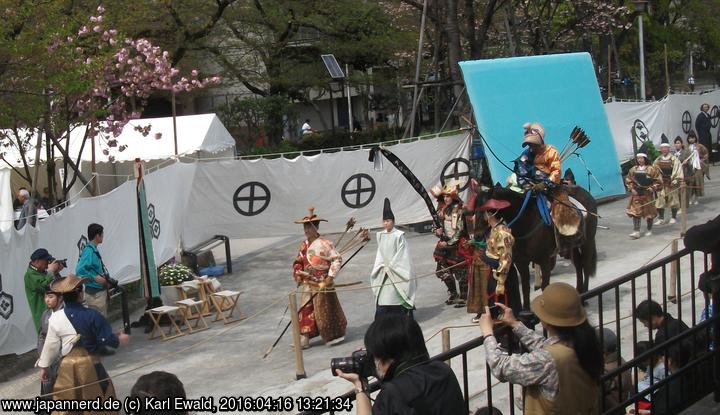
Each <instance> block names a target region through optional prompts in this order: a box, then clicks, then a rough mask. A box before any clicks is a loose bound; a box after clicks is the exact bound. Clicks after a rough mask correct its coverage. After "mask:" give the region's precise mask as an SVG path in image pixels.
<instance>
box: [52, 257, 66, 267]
mask: <svg viewBox="0 0 720 415" xmlns="http://www.w3.org/2000/svg"><path fill="white" fill-rule="evenodd" d="M55 262H56V263H58V264H60V265H62V266H63V268H67V267H68V266H67V258H65V259H56V260H55Z"/></svg>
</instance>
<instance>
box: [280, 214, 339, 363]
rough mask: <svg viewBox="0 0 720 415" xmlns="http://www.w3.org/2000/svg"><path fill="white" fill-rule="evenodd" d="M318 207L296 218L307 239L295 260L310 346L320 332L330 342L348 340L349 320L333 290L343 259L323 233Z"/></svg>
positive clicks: (302, 332)
mask: <svg viewBox="0 0 720 415" xmlns="http://www.w3.org/2000/svg"><path fill="white" fill-rule="evenodd" d="M314 210H315V209H314V208H310V209H309V213H308V215H307V216H305V217H304V218H302V219H300V220H297V221H295V223H297V224H302V225H303V229H304V231H305V237H307V240H305V241H303V242H302V243H301V244H300V249H299V251H300V252H299V253H298V255H297V257H295V262H293V278H294V279H295V282H297V283H298V284H302V295H301V297H300V304H301V306H302V308H301V310H300V335H301V338H300V343H301V346H302V347H303V348H304V349H306V348H308V347H310V339H311V338H313V337H317V336H318V335H319V336H321V337H322V338H323V340H324V341H325V342H326V343H327V344H328V345H332V344H337V343H339V342H341V341H343V340H344V339H345V328H346V327H347V320H346V319H345V314H344V313H343V309H342V307H341V306H340V300H339V299H338V296H337V293H336V292H335V290H334V289H333V286H334V280H335V277H336V276H337V273H338V271H340V266H341V265H342V258H341V257H340V254H338V252H337V251H336V250H335V246H334V245H333V243H332V242H330V241H328V240H327V239H325V238H323V237H322V236H320V234H319V233H318V227H319V226H320V222H327V221H326V220H325V219H321V218H320V217H318V216H317V215H316V214H315V212H314Z"/></svg>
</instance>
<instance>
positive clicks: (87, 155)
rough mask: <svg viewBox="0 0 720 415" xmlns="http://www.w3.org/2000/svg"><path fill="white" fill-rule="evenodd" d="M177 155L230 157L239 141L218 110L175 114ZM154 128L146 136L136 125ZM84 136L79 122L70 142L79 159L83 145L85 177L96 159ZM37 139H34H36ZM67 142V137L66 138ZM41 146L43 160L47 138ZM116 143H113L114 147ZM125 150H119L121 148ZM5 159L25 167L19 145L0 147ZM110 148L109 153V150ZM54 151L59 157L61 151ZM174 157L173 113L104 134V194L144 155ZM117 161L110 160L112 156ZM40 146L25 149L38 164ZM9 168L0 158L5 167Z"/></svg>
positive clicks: (17, 182)
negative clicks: (217, 113)
mask: <svg viewBox="0 0 720 415" xmlns="http://www.w3.org/2000/svg"><path fill="white" fill-rule="evenodd" d="M176 125H177V147H178V155H179V156H185V157H193V158H208V157H227V156H233V155H234V154H235V140H234V139H233V137H232V136H231V135H230V133H229V132H228V130H227V129H226V128H225V126H224V125H223V123H222V122H221V121H220V119H219V118H218V117H217V115H215V114H200V115H184V116H179V117H176ZM146 127H149V133H148V134H147V135H146V136H143V134H142V133H141V132H140V131H138V130H137V129H136V128H146ZM84 137H85V127H84V126H78V127H76V128H74V129H73V130H72V131H71V133H70V146H69V148H70V149H69V151H68V154H69V155H70V156H71V157H72V158H73V159H76V158H77V157H78V155H79V154H80V150H81V149H82V155H81V157H80V160H81V166H80V169H81V171H82V172H83V173H85V175H86V176H88V177H89V176H90V171H91V162H92V160H93V152H92V146H91V143H90V142H89V141H85V145H84V147H83V141H84V140H83V139H84ZM32 141H33V142H34V141H35V138H33V139H32ZM64 142H65V141H64V140H63V143H64ZM42 143H43V146H42V148H41V151H40V160H43V161H44V160H45V159H46V153H45V148H44V144H45V140H44V138H43V140H42ZM111 144H112V146H111ZM121 149H122V150H123V151H120V150H121ZM0 153H3V155H4V158H5V160H7V162H8V163H10V164H12V165H13V166H14V167H16V168H17V167H22V159H21V157H20V152H19V151H18V149H17V148H16V147H14V146H11V147H7V148H2V149H0ZM106 153H107V154H106ZM55 155H56V156H57V157H60V153H59V151H57V150H56V151H55ZM174 156H175V140H174V135H173V119H172V117H164V118H144V119H137V120H133V121H130V122H129V123H128V124H127V125H125V127H124V128H123V131H122V133H121V134H120V135H119V136H118V137H117V138H115V142H113V137H112V136H110V135H105V134H103V135H100V136H99V138H98V139H97V140H96V141H95V162H96V171H97V172H98V173H99V178H98V182H99V183H100V186H99V189H98V190H99V192H100V193H105V192H108V191H110V190H112V189H113V188H115V187H117V186H118V185H119V184H122V183H123V182H124V181H125V177H127V176H129V175H132V162H133V161H134V160H135V159H136V158H139V159H141V160H144V161H146V162H147V165H146V167H148V168H152V167H155V166H158V165H160V164H163V165H164V164H166V161H167V160H168V159H172V158H173V157H174ZM111 157H112V160H113V161H114V162H113V163H108V162H109V161H110V160H111ZM34 158H35V149H34V148H33V149H31V150H30V151H29V152H28V153H27V154H26V159H27V160H28V161H30V164H31V165H33V166H34V161H32V160H34ZM9 168H10V167H9V166H8V165H7V164H5V163H2V162H0V169H9ZM39 181H40V184H39V185H38V188H39V189H42V188H43V187H45V186H46V184H45V183H44V182H45V181H46V175H45V174H44V172H41V173H40V175H39ZM23 184H24V181H23V180H22V179H21V178H20V177H19V176H18V175H17V174H14V173H13V174H12V182H11V184H10V187H12V188H13V189H16V188H18V187H19V186H22V185H23Z"/></svg>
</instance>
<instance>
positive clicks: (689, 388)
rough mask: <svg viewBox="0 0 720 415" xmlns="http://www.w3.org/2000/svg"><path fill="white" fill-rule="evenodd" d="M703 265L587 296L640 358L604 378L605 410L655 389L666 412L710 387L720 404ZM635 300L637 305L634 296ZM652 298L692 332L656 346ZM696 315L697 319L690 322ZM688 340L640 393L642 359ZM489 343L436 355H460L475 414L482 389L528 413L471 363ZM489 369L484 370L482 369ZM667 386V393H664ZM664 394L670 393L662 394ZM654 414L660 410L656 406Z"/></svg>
mask: <svg viewBox="0 0 720 415" xmlns="http://www.w3.org/2000/svg"><path fill="white" fill-rule="evenodd" d="M696 256H699V257H701V258H702V259H701V262H702V264H700V265H701V267H699V266H698V265H699V264H697V260H696ZM698 268H700V269H701V270H702V271H707V270H708V269H709V267H708V256H707V254H702V253H700V252H692V251H689V250H687V249H684V250H681V251H679V252H675V253H673V254H671V255H669V256H667V257H665V258H662V259H659V260H657V261H655V262H653V263H651V264H648V265H646V266H644V267H642V268H640V269H637V270H635V271H632V272H630V273H628V274H625V275H624V276H621V277H619V278H617V279H615V280H613V281H611V282H609V283H606V284H603V285H601V286H598V287H597V288H594V289H592V290H590V291H588V292H586V293H585V294H583V295H582V298H583V300H584V301H585V302H586V304H587V305H586V310H587V312H588V318H589V319H590V322H591V324H592V325H593V326H595V327H604V328H611V329H612V330H613V331H614V332H615V333H616V335H617V339H618V350H617V354H618V356H622V355H623V351H625V352H626V353H625V354H626V355H631V354H632V355H633V358H632V359H630V360H628V361H627V362H624V363H622V364H620V365H618V367H617V368H616V369H614V370H612V371H609V372H607V373H605V374H604V375H603V377H602V385H601V394H600V395H599V396H598V397H597V398H598V399H599V400H601V402H602V413H604V414H614V413H623V414H624V413H625V410H624V409H625V408H626V407H628V406H630V405H635V406H636V410H637V402H638V401H640V400H641V399H643V397H645V396H647V395H649V394H656V395H655V396H661V395H662V396H663V398H664V400H665V402H664V404H665V408H669V407H671V406H672V409H671V410H670V411H668V412H666V413H677V412H679V411H680V410H682V409H684V408H687V407H688V406H690V405H692V404H693V403H695V402H697V401H698V400H699V399H701V398H702V397H704V396H705V395H707V394H708V393H710V392H714V393H715V401H716V402H717V401H720V347H717V346H718V345H720V308H718V307H717V306H716V307H713V313H712V316H710V317H708V318H706V319H705V320H704V321H702V322H699V321H698V320H699V318H698V313H697V312H698V308H697V306H698V305H702V307H703V309H704V310H706V313H707V309H708V305H709V299H708V297H707V296H705V297H704V299H702V300H698V299H696V296H697V295H698V291H696V279H697V278H696V277H697V276H698V275H700V273H699V272H697V271H698ZM718 285H720V282H715V283H714V286H713V294H712V300H713V303H714V304H720V289H719V288H720V287H718ZM683 287H686V288H689V290H688V291H687V292H683V291H682V290H683ZM628 297H629V303H628V301H627V300H628ZM645 299H654V300H655V301H657V302H658V303H659V304H660V305H661V306H662V308H663V310H664V311H665V312H666V313H670V314H671V315H674V317H676V318H677V319H678V320H686V321H689V322H691V323H692V324H691V325H690V330H688V331H684V332H682V333H681V334H679V335H677V336H675V337H672V338H665V339H664V341H663V342H662V343H659V344H653V343H652V335H651V332H650V331H649V330H647V334H646V335H643V333H642V332H641V331H640V330H639V327H638V324H639V323H638V321H637V320H636V319H635V318H633V316H632V315H633V310H635V308H636V306H637V305H638V304H639V303H640V302H641V301H642V300H645ZM700 303H702V304H700ZM688 314H690V317H688ZM683 316H684V318H683ZM688 318H689V320H687V319H688ZM665 324H667V319H665ZM600 332H601V335H600V337H601V338H600V342H601V343H602V341H603V338H602V331H600ZM645 338H647V339H648V341H649V342H650V344H651V348H650V349H649V350H647V351H645V352H643V353H638V354H635V353H634V350H632V349H631V350H629V351H628V350H627V349H628V345H636V344H637V343H638V341H640V340H642V339H645ZM703 339H704V340H703ZM623 340H624V341H623ZM681 342H682V343H683V346H684V347H686V348H687V347H688V346H689V347H690V348H691V349H692V350H691V355H692V356H691V359H690V360H689V361H688V362H687V363H686V364H685V365H683V366H682V367H681V368H679V369H677V370H675V371H673V372H672V373H668V372H667V370H666V375H667V377H665V378H664V379H662V380H659V381H658V380H655V383H653V384H652V386H651V387H650V388H649V389H645V390H641V391H638V389H637V381H638V378H639V374H638V368H637V367H638V366H639V365H640V364H641V362H643V361H645V360H647V359H648V358H649V357H651V356H653V355H655V356H660V355H661V356H662V357H661V359H663V360H664V363H665V367H666V368H667V367H668V363H669V357H668V350H670V349H671V348H673V347H677V346H679V345H680V343H681ZM482 343H483V340H482V338H481V337H478V338H475V339H473V340H470V341H468V342H466V343H464V344H461V345H459V346H457V347H454V348H452V349H450V350H448V351H446V352H443V353H440V354H438V355H436V356H434V357H433V358H432V359H433V360H438V361H448V362H450V361H452V360H453V359H456V358H460V360H461V367H460V373H461V375H460V377H461V378H462V382H461V383H462V388H463V396H464V397H465V405H466V408H467V410H468V412H470V409H471V401H474V399H475V397H476V396H477V395H478V394H479V395H483V394H484V398H483V397H482V396H481V398H483V399H481V400H480V402H478V404H479V405H478V404H476V405H475V406H476V407H477V406H480V407H484V406H495V407H497V408H498V409H500V410H501V411H502V413H503V414H511V415H512V414H515V413H516V411H517V413H521V412H522V411H520V410H517V409H516V405H515V397H516V396H517V395H520V393H519V390H516V389H517V388H519V386H517V385H512V384H506V383H500V382H498V383H496V384H494V385H493V383H492V377H491V376H492V375H491V372H490V369H489V368H488V367H487V365H486V364H484V362H483V364H480V365H476V366H479V367H480V369H475V368H473V367H471V366H470V365H469V364H468V354H469V353H470V352H472V351H473V350H475V349H477V348H479V347H480V346H482ZM623 344H624V347H623ZM708 345H710V347H708ZM478 354H479V353H478ZM483 360H484V358H483ZM708 362H710V363H712V366H710V365H708V364H707V363H708ZM483 367H484V369H482V368H483ZM482 372H485V373H482ZM625 372H630V373H631V375H632V379H633V385H634V386H633V389H632V391H631V392H630V394H629V395H628V396H618V397H616V400H617V403H616V404H615V405H614V406H613V407H606V406H607V405H606V403H605V401H604V399H603V398H604V397H605V396H606V388H607V383H608V382H610V381H612V380H614V379H617V380H618V384H619V386H621V385H622V380H621V379H622V374H623V373H625ZM648 376H650V377H651V378H652V374H648ZM483 378H484V380H485V387H484V388H483V389H481V390H480V392H479V393H476V394H471V393H470V385H471V383H476V382H482V379H483ZM379 389H380V384H379V382H377V381H376V382H372V383H370V393H372V392H375V391H377V390H379ZM620 389H621V388H620ZM662 389H665V390H664V391H662ZM661 391H662V392H664V393H662V394H661V393H659V392H661ZM618 393H619V392H618ZM342 397H343V398H349V399H350V400H352V401H354V399H355V392H354V391H352V392H349V393H347V394H345V395H343V396H342ZM612 397H615V396H612ZM494 398H495V399H494ZM678 398H679V399H678ZM660 400H662V399H660ZM657 401H658V399H656V400H655V401H653V402H652V406H653V408H652V409H655V406H656V405H660V404H661V403H662V402H661V403H658V402H657ZM671 401H672V402H671ZM320 413H328V412H327V411H325V412H319V411H314V412H313V411H308V412H302V413H300V414H303V415H305V414H320ZM329 413H331V414H332V413H334V412H329ZM653 413H656V412H655V411H653ZM300 414H299V415H300Z"/></svg>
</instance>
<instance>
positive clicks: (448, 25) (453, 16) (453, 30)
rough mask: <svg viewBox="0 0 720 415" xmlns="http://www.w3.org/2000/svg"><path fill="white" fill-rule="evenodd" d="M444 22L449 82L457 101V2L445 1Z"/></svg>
mask: <svg viewBox="0 0 720 415" xmlns="http://www.w3.org/2000/svg"><path fill="white" fill-rule="evenodd" d="M445 15H446V16H447V19H446V22H445V33H446V34H447V38H448V59H449V61H450V80H451V81H452V82H453V94H454V95H455V100H459V99H460V98H461V95H462V90H463V88H462V75H461V74H460V65H458V62H460V61H461V60H462V59H463V58H462V49H461V47H460V27H459V25H458V4H457V0H447V9H446V14H445ZM460 107H461V105H460V104H458V106H457V107H456V108H457V109H456V111H457V112H460V110H461V108H460Z"/></svg>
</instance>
